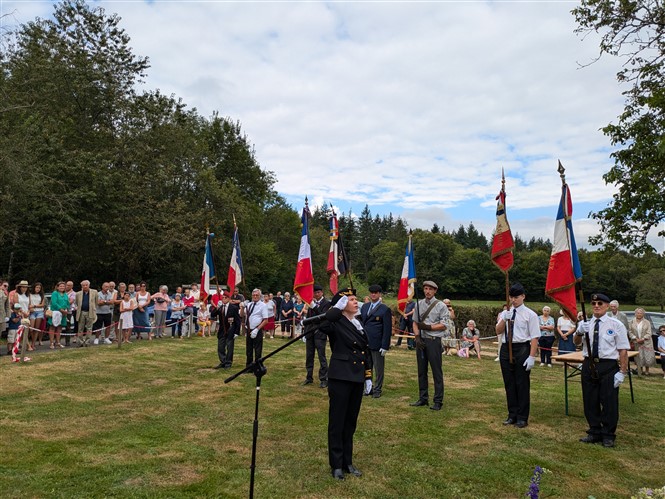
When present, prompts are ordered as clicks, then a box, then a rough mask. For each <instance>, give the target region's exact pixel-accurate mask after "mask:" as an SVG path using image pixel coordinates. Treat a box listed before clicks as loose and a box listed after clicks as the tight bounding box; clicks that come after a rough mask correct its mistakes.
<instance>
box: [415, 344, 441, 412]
mask: <svg viewBox="0 0 665 499" xmlns="http://www.w3.org/2000/svg"><path fill="white" fill-rule="evenodd" d="M423 342H424V343H425V349H424V350H416V359H417V361H418V392H419V397H420V400H425V401H429V394H428V391H427V366H430V367H431V368H432V378H433V379H434V403H435V404H437V403H438V404H443V366H442V365H441V362H442V361H441V358H442V352H443V348H442V347H441V338H423Z"/></svg>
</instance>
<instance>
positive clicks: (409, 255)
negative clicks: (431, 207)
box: [397, 234, 416, 312]
mask: <svg viewBox="0 0 665 499" xmlns="http://www.w3.org/2000/svg"><path fill="white" fill-rule="evenodd" d="M415 283H416V263H415V260H414V258H413V242H412V240H411V234H409V241H408V242H407V243H406V254H405V255H404V265H403V266H402V277H401V278H400V280H399V290H398V291H397V307H398V308H399V309H400V310H401V311H402V312H404V310H405V309H406V303H407V302H408V301H409V299H411V298H413V292H414V286H415Z"/></svg>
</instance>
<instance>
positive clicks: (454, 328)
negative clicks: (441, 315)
mask: <svg viewBox="0 0 665 499" xmlns="http://www.w3.org/2000/svg"><path fill="white" fill-rule="evenodd" d="M443 304H444V305H445V306H446V307H448V312H450V334H451V335H452V337H453V338H455V339H456V338H457V326H456V325H455V320H456V319H457V316H456V315H455V309H454V308H453V305H452V303H451V302H450V299H448V298H444V299H443Z"/></svg>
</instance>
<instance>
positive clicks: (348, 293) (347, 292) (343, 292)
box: [330, 288, 356, 307]
mask: <svg viewBox="0 0 665 499" xmlns="http://www.w3.org/2000/svg"><path fill="white" fill-rule="evenodd" d="M355 295H356V290H355V289H353V288H342V289H340V290H339V291H337V293H335V295H334V296H333V297H332V300H330V305H331V306H333V307H334V306H335V305H336V304H337V302H338V301H339V300H340V299H341V298H342V296H355Z"/></svg>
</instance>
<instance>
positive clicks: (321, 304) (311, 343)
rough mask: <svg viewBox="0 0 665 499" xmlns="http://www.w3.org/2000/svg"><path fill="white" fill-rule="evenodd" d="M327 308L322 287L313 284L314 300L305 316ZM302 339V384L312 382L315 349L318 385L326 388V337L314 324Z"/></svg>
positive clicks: (327, 303)
mask: <svg viewBox="0 0 665 499" xmlns="http://www.w3.org/2000/svg"><path fill="white" fill-rule="evenodd" d="M329 308H330V302H329V301H328V300H327V299H326V297H325V296H323V288H322V287H321V286H319V285H318V284H315V285H314V301H313V302H312V306H311V308H310V309H309V311H308V312H307V317H315V316H317V315H321V314H325V313H326V312H327V311H328V309H329ZM312 327H315V326H312ZM303 340H305V370H306V372H307V376H306V377H305V381H304V382H303V385H309V384H311V383H313V382H314V351H316V353H317V355H318V357H319V387H321V388H327V387H328V359H326V343H327V341H328V337H327V336H326V334H325V333H322V332H321V331H319V326H316V329H315V331H314V332H313V333H312V334H310V335H309V337H303Z"/></svg>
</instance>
